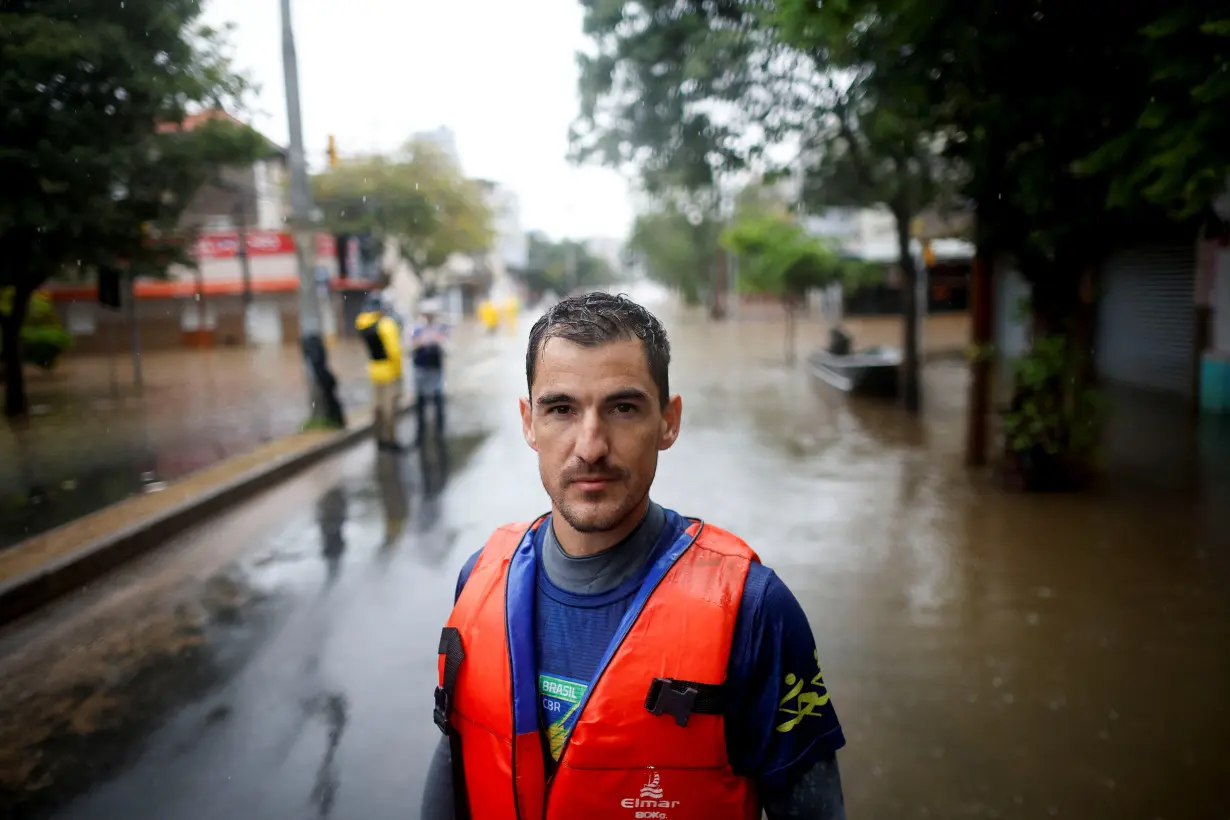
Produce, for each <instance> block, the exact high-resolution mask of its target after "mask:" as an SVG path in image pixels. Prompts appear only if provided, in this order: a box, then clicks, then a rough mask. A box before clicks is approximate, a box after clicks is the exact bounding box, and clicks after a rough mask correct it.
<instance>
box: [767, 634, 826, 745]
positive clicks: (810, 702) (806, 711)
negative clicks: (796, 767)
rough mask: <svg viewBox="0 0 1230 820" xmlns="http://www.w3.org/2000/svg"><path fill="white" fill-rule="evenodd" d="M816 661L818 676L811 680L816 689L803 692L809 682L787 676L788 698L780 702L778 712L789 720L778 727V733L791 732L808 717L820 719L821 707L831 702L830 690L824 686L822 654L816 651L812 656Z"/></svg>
mask: <svg viewBox="0 0 1230 820" xmlns="http://www.w3.org/2000/svg"><path fill="white" fill-rule="evenodd" d="M812 657H814V658H815V659H816V676H815V677H814V678H812V679H811V681H810V684H811V686H813V687H815V689H809V690H808V691H806V692H805V691H803V690H804V688H806V687H807V685H808V683H809V681H806V680H804V679H803V678H800V677H798V676H797V675H795V674H794V673H788V674H787V675H786V679H785V680H786V696H785V697H784V698H782V699H781V700H780V701H779V702H778V707H779V709H778V711H779V712H780V713H781V714H782V715H788V716H789V718H788V719H787V720H786V721H784V722H783V723H779V724H778V725H777V727H776V728H777V731H779V732H789V731H790V730H791V729H793V728H794V727H795V726H798V725H799V724H800V723H802V722H803V719H804V718H806V717H812V716H815V717H819V715H820V707H821V706H824V705H826V704H827V703H828V702H829V690H828V687H827V686H825V685H824V672H822V671H821V670H820V653H819V651H816V652H814V653H813V654H812Z"/></svg>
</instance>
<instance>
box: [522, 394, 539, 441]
mask: <svg viewBox="0 0 1230 820" xmlns="http://www.w3.org/2000/svg"><path fill="white" fill-rule="evenodd" d="M519 404H520V407H521V435H523V436H525V443H526V444H528V445H530V449H531V450H533V451H534V452H538V436H537V435H535V434H534V405H532V404H530V400H529V399H528V398H523V399H520V400H519Z"/></svg>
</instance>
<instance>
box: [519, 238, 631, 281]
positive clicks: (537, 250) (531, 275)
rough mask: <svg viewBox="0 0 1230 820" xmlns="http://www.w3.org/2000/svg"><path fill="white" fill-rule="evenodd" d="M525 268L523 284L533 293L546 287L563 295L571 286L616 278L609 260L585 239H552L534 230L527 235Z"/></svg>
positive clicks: (615, 272)
mask: <svg viewBox="0 0 1230 820" xmlns="http://www.w3.org/2000/svg"><path fill="white" fill-rule="evenodd" d="M526 268H527V270H526V272H525V276H524V279H525V283H526V285H527V287H528V288H529V289H530V291H531V292H532V293H535V294H542V293H545V292H546V291H548V290H550V291H553V292H555V293H557V294H564V293H568V292H569V291H570V290H572V289H574V288H580V289H591V288H595V287H602V286H604V285H610V284H612V283H614V282H615V281H616V280H617V279H618V278H619V274H618V272H617V271H616V270H615V269H614V268H612V267H611V265H610V263H609V262H607V260H606V259H604V258H603V257H601V256H597V255H595V254H593V253H591V252H590V250H589V247H588V245H586V243H585V242H581V241H577V240H574V239H563V240H560V241H559V242H555V241H552V240H551V239H550V238H548V237H547V236H546V234H543V233H540V232H538V231H533V232H531V233H530V235H529V250H528V253H527V264H526Z"/></svg>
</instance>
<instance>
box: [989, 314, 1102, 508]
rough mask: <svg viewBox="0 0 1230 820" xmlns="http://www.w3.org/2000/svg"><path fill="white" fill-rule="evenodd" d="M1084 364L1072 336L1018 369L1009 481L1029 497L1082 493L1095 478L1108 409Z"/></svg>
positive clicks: (1039, 346) (1036, 349) (1009, 414)
mask: <svg viewBox="0 0 1230 820" xmlns="http://www.w3.org/2000/svg"><path fill="white" fill-rule="evenodd" d="M1084 362H1085V357H1083V356H1081V355H1080V354H1079V351H1077V350H1075V349H1074V346H1073V344H1072V342H1071V339H1070V337H1069V336H1068V335H1067V334H1052V335H1047V336H1043V337H1041V338H1038V339H1036V340H1035V341H1034V344H1033V347H1032V349H1031V350H1030V351H1029V353H1028V354H1026V355H1025V356H1024V357H1022V358H1021V359H1020V360H1019V361H1017V362H1016V364H1015V365H1014V367H1013V376H1014V387H1015V392H1014V395H1013V399H1012V404H1011V406H1010V407H1009V408H1008V409H1007V410H1006V411H1004V413H1003V424H1004V438H1005V442H1004V443H1005V447H1006V450H1007V456H1008V459H1007V466H1008V470H1009V478H1010V479H1012V480H1013V483H1015V484H1016V485H1017V486H1019V487H1020V488H1021V489H1023V490H1025V491H1026V492H1067V491H1072V490H1078V489H1081V488H1083V487H1084V486H1086V485H1087V484H1088V482H1089V480H1090V479H1091V478H1092V475H1093V464H1094V461H1095V459H1096V456H1097V452H1098V444H1099V440H1100V436H1101V430H1102V422H1103V419H1104V416H1105V408H1104V406H1103V402H1102V397H1101V395H1100V394H1099V393H1098V392H1097V391H1096V390H1095V389H1094V388H1093V387H1091V386H1090V385H1089V383H1088V380H1087V379H1086V378H1085V367H1084Z"/></svg>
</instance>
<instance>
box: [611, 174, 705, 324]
mask: <svg viewBox="0 0 1230 820" xmlns="http://www.w3.org/2000/svg"><path fill="white" fill-rule="evenodd" d="M720 231H721V223H720V222H718V221H717V219H716V218H714V216H713V215H712V214H711V213H710V212H709V211H707V210H705V209H701V208H689V207H687V203H685V202H681V201H680V200H679V199H678V198H672V199H667V200H665V201H660V202H658V204H657V205H656V206H655V207H654V208H653V209H652V210H648V211H645V212H643V213H640V214H638V215H637V217H636V222H635V223H634V224H633V226H632V236H631V237H630V239H629V240H628V252H629V254H630V255H631V256H632V257H633V258H634V259H635V260H636V261H637V262H639V263H640V264H641V266H642V267H643V268H644V270H645V273H646V274H647V275H648V276H649V278H650V279H652V280H654V281H655V282H658V283H659V284H662V285H665V286H666V287H669V288H673V289H676V290H678V292H679V294H680V296H681V297H682V298H683V300H684V302H685V303H686V304H688V305H699V304H701V303H702V302H703V301H704V298H705V296H706V295H707V294H708V293H709V292H710V289H711V288H712V275H711V272H712V269H713V265H714V261H715V257H716V254H717V237H718V234H719V233H720Z"/></svg>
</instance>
